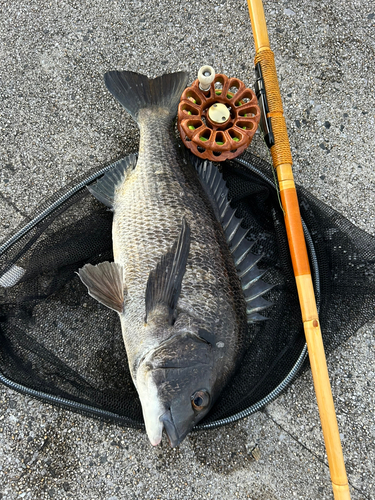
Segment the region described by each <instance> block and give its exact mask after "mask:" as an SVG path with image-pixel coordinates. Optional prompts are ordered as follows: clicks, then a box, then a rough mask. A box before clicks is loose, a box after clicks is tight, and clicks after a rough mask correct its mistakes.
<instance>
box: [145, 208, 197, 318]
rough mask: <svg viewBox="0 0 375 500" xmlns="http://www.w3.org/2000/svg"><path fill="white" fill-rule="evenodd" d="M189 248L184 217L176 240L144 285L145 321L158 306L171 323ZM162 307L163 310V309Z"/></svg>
mask: <svg viewBox="0 0 375 500" xmlns="http://www.w3.org/2000/svg"><path fill="white" fill-rule="evenodd" d="M189 249H190V228H189V225H188V223H187V222H186V219H185V217H184V218H183V219H182V227H181V231H180V234H179V236H178V239H177V241H176V242H175V243H174V245H173V247H172V248H171V250H170V251H169V252H167V253H166V254H164V255H163V256H162V257H161V259H160V261H159V262H158V264H157V265H156V268H155V269H153V270H152V271H151V272H150V275H149V277H148V281H147V287H146V322H148V321H150V317H151V316H152V312H153V311H154V312H156V311H158V313H159V315H160V308H162V314H164V311H165V321H168V322H169V324H172V323H173V320H174V314H175V309H176V305H177V301H178V298H179V295H180V291H181V283H182V278H183V277H184V274H185V270H186V262H187V258H188V255H189ZM163 309H164V311H163Z"/></svg>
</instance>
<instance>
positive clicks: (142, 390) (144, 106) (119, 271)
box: [79, 71, 270, 446]
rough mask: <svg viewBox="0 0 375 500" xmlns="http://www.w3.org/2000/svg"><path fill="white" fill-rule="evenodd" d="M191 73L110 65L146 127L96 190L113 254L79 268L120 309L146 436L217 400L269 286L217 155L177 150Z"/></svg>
mask: <svg viewBox="0 0 375 500" xmlns="http://www.w3.org/2000/svg"><path fill="white" fill-rule="evenodd" d="M187 79H188V75H187V74H185V73H182V72H181V73H175V74H170V75H163V76H161V77H158V78H156V79H154V80H150V79H148V78H147V77H146V76H143V75H139V74H136V73H132V72H129V71H111V72H109V73H107V74H106V75H105V83H106V85H107V87H108V89H109V90H110V92H111V93H112V94H113V95H114V96H115V97H116V98H117V99H118V100H119V101H120V103H121V104H122V105H123V106H124V107H125V109H126V110H127V111H128V112H129V113H130V114H131V115H132V116H133V118H134V119H135V120H136V121H137V123H138V125H139V127H140V146H139V154H138V158H137V157H136V156H135V155H133V156H130V157H128V158H126V159H125V160H120V161H119V162H118V163H117V164H116V167H115V168H114V169H113V170H111V171H110V172H109V173H107V174H106V175H105V176H104V177H103V178H102V179H101V180H100V181H98V182H97V184H95V185H94V186H92V187H91V188H90V191H91V193H92V194H93V195H94V196H96V197H97V198H98V199H99V200H101V201H102V202H103V203H105V204H106V205H107V206H109V207H111V209H112V210H113V212H114V215H113V233H112V237H113V252H114V262H113V263H109V262H103V263H101V264H99V265H97V266H92V265H91V264H87V265H86V266H84V267H83V268H82V269H80V271H79V275H80V278H81V280H82V281H83V283H84V284H85V285H86V286H87V288H88V290H89V293H90V295H91V296H93V297H94V298H96V299H97V300H99V301H100V302H101V303H103V304H104V305H106V306H107V307H110V308H111V309H114V310H115V311H117V312H118V314H119V316H120V320H121V326H122V333H123V338H124V343H125V347H126V352H127V357H128V362H129V367H130V372H131V375H132V378H133V381H134V384H135V386H136V388H137V391H138V394H139V397H140V401H141V404H142V409H143V417H144V421H145V426H146V431H147V434H148V437H149V439H150V441H151V443H152V444H153V445H157V444H159V443H160V441H161V439H162V432H163V429H164V430H165V432H166V433H167V435H168V438H169V441H170V443H171V445H172V446H176V445H178V444H179V443H181V441H182V440H183V439H184V438H185V436H186V435H187V434H188V432H189V431H191V429H192V428H193V426H194V425H195V424H196V423H197V422H198V421H199V420H201V419H202V418H203V417H204V416H205V415H206V414H207V413H208V412H209V410H210V408H211V407H212V405H213V404H214V402H215V400H216V399H217V397H218V395H219V394H220V393H221V391H222V390H223V388H224V387H225V386H226V384H227V383H228V381H229V379H230V378H231V376H232V375H233V373H234V371H235V369H236V367H237V366H238V363H239V362H240V361H241V356H242V352H243V345H244V341H245V336H246V334H247V327H248V322H249V321H256V320H258V319H261V316H260V315H259V314H258V311H259V310H261V309H263V308H264V307H266V306H267V305H268V302H267V301H265V300H264V299H263V298H262V297H261V295H262V294H263V293H264V292H265V291H267V290H268V289H269V288H270V287H269V285H267V284H266V283H264V282H263V281H262V280H261V279H259V278H260V276H261V274H262V272H261V271H260V270H259V269H258V268H257V265H256V263H257V261H258V260H259V256H255V255H252V254H251V253H250V248H251V243H250V242H249V241H248V240H247V239H246V238H245V236H246V230H245V229H243V228H242V227H241V226H240V222H241V221H240V220H239V219H238V218H236V217H235V216H234V212H233V210H232V209H231V207H230V206H229V202H228V199H227V192H228V189H227V187H226V185H225V182H224V181H223V179H222V177H221V174H220V173H219V171H218V170H217V169H216V167H215V166H213V165H212V164H211V163H197V166H196V167H195V166H193V165H192V164H191V163H190V162H189V161H188V160H187V159H186V158H184V155H182V154H181V149H180V148H179V146H178V144H177V142H176V139H175V134H174V129H173V122H174V118H175V116H176V112H177V106H178V102H179V98H180V96H181V94H182V92H183V90H184V88H185V86H186V83H187Z"/></svg>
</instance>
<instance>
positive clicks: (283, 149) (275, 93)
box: [254, 48, 293, 168]
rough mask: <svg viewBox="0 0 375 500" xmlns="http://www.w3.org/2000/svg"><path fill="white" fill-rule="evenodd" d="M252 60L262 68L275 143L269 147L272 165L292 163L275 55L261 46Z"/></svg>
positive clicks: (268, 114)
mask: <svg viewBox="0 0 375 500" xmlns="http://www.w3.org/2000/svg"><path fill="white" fill-rule="evenodd" d="M254 62H255V64H257V63H260V66H261V68H262V74H263V80H264V87H265V90H266V95H267V102H268V109H269V112H268V113H267V117H268V118H270V119H271V125H272V131H273V135H274V138H275V144H274V145H273V146H272V147H271V155H272V161H273V166H274V167H275V168H277V167H278V166H279V165H281V164H284V163H289V164H290V165H292V163H293V161H292V153H291V151H290V144H289V139H288V131H287V128H286V123H285V118H284V110H283V104H282V102H281V95H280V89H279V83H278V80H277V74H276V66H275V57H274V54H273V52H272V50H271V49H269V48H263V49H262V50H260V51H258V52H257V53H256V56H255V61H254Z"/></svg>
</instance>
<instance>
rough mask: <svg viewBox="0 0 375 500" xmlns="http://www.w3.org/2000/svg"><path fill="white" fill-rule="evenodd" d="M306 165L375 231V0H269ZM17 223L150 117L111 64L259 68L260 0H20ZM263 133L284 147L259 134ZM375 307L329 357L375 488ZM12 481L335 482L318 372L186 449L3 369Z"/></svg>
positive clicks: (8, 108) (273, 496)
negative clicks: (52, 395)
mask: <svg viewBox="0 0 375 500" xmlns="http://www.w3.org/2000/svg"><path fill="white" fill-rule="evenodd" d="M265 12H266V18H267V23H268V29H269V36H270V42H271V47H272V49H273V51H274V52H275V56H276V64H277V69H278V74H279V80H280V87H281V91H282V96H283V102H284V109H285V115H286V118H287V124H288V127H289V133H290V141H291V146H292V153H293V157H294V171H295V176H296V180H297V181H298V182H299V183H300V184H302V185H304V186H305V187H306V188H307V189H309V190H310V191H311V192H313V193H314V194H315V195H316V196H317V197H319V198H320V199H322V200H324V201H325V202H326V203H328V204H329V205H331V206H333V207H334V208H336V209H337V210H338V211H340V212H341V213H342V214H344V215H345V216H346V217H348V218H349V219H350V220H351V221H352V222H354V223H355V224H356V225H358V226H359V227H361V228H363V229H365V230H367V231H368V232H370V233H372V234H374V232H375V217H374V206H375V184H374V180H375V174H374V161H373V156H374V146H375V141H374V137H375V124H374V110H375V97H374V96H375V93H374V73H375V71H374V70H375V58H374V52H375V42H374V40H375V37H374V34H375V8H374V4H373V2H372V1H371V0H362V1H359V0H348V1H346V2H342V1H341V0H330V1H327V0H319V1H318V0H310V1H302V0H280V1H279V2H273V1H266V2H265ZM0 15H1V21H0V37H1V44H0V95H1V103H0V129H1V130H0V134H1V135H0V137H1V141H0V165H1V169H0V228H1V229H0V231H1V239H3V238H5V237H6V236H7V235H10V234H11V233H12V231H13V230H14V228H15V227H16V226H17V225H18V224H19V223H20V221H21V220H22V219H23V217H24V216H25V215H26V214H29V213H30V212H32V211H33V210H34V209H35V208H36V207H37V206H38V204H39V203H40V202H41V200H43V199H44V198H45V197H48V196H49V195H50V194H51V193H53V192H54V191H55V190H57V189H59V188H60V187H61V186H62V185H64V184H66V183H68V182H70V181H72V180H74V179H75V178H76V177H78V176H81V175H82V173H84V172H85V171H86V170H89V169H91V168H93V167H98V168H100V167H102V166H104V165H107V164H109V163H111V162H112V161H114V160H115V159H117V158H119V157H120V156H123V155H125V154H126V153H127V152H128V151H130V150H131V149H132V148H133V147H134V145H135V144H136V143H137V141H138V131H137V127H136V125H135V124H134V122H133V121H132V120H131V118H130V117H129V116H127V115H126V113H125V112H124V111H123V110H122V109H121V108H120V106H119V105H118V104H117V103H116V102H115V101H114V99H113V98H112V96H111V95H110V94H109V93H108V92H107V91H106V89H105V87H104V84H103V74H104V72H105V71H108V70H111V69H129V70H133V71H138V72H143V73H146V74H148V75H149V76H156V75H159V74H162V73H165V72H170V71H176V70H180V69H186V70H188V71H189V72H190V75H191V81H192V80H193V79H194V78H195V75H196V73H197V70H198V68H199V67H200V66H201V65H203V64H211V65H212V66H213V67H214V68H215V69H216V70H217V71H218V72H222V73H226V74H227V75H231V76H237V77H238V78H240V79H243V80H244V81H245V82H246V83H247V84H248V85H250V86H252V85H253V58H254V44H253V38H252V34H251V28H250V22H249V17H248V11H247V5H246V2H245V1H244V0H243V1H234V0H228V1H226V0H219V1H213V0H208V1H206V2H198V1H195V0H194V1H189V2H188V1H176V2H170V1H168V0H157V1H156V0H152V1H145V0H137V1H135V0H134V1H133V0H126V1H125V0H122V1H120V0H113V1H110V0H90V1H87V0H81V1H75V0H59V1H57V0H51V1H48V2H45V1H42V0H19V1H17V2H13V1H9V0H3V1H2V2H1V5H0ZM253 148H254V149H255V151H258V152H259V154H260V155H262V156H263V157H265V158H266V157H267V152H266V151H265V149H264V147H263V146H262V142H261V141H260V138H259V136H258V137H256V138H255V140H254V146H253ZM374 329H375V325H374V324H367V325H366V326H365V327H364V328H362V329H361V330H360V331H358V332H357V333H356V335H354V336H353V337H352V338H350V339H349V340H348V341H347V342H345V343H344V344H343V345H341V347H340V348H339V349H337V350H336V351H335V352H334V354H333V355H331V356H330V358H329V360H328V365H329V371H330V375H331V380H332V388H333V394H334V399H335V404H336V409H337V414H338V421H339V426H340V432H341V437H342V444H343V449H344V455H345V460H346V466H347V472H348V477H349V482H350V486H351V494H352V499H353V500H364V499H367V500H368V499H370V498H375V473H374V464H375V443H374V441H375V426H374V401H375V392H374V383H373V380H374V357H375V356H374V355H375V343H374ZM0 409H1V414H0V498H3V499H7V500H13V499H16V498H17V499H18V498H25V499H50V498H59V499H68V498H76V499H88V500H94V499H105V500H120V499H162V500H164V499H191V498H207V499H222V498H228V499H229V498H239V499H246V498H250V499H252V500H285V499H287V500H289V499H294V498H299V499H314V500H316V499H322V500H326V499H331V498H333V496H332V492H331V486H330V480H329V471H328V466H327V460H326V455H325V452H324V444H323V438H322V434H321V430H320V424H319V418H318V414H317V406H316V402H315V396H314V391H313V389H312V380H311V375H310V373H309V372H307V373H306V374H305V375H303V376H302V377H301V378H300V379H298V380H297V381H296V382H295V383H294V384H293V385H292V386H291V387H290V388H289V389H288V390H287V391H286V393H285V394H284V395H283V396H281V397H279V398H278V399H277V400H276V401H275V402H273V403H272V404H270V405H269V406H268V407H266V409H265V410H264V411H262V412H259V413H257V414H254V415H253V416H251V417H249V418H246V419H244V420H242V421H240V422H238V423H236V424H233V425H231V426H227V427H223V428H220V429H217V430H213V431H208V432H203V433H194V434H193V435H191V436H190V437H188V438H187V439H186V440H185V441H184V443H183V444H182V445H181V446H180V447H179V448H178V449H173V450H171V449H169V447H168V446H166V445H165V444H163V446H161V447H157V448H152V447H151V445H150V444H149V442H148V440H147V438H146V436H145V434H144V433H143V432H141V431H134V430H131V429H130V430H128V429H124V428H121V427H119V426H116V425H108V424H103V423H100V422H98V421H96V420H91V419H88V418H84V417H81V416H77V415H75V414H73V413H70V412H68V411H64V410H60V409H56V408H53V407H52V406H49V405H46V404H41V403H40V402H38V401H36V400H33V399H31V398H29V397H25V396H22V395H19V394H18V393H16V392H13V391H11V390H9V389H7V388H5V387H0Z"/></svg>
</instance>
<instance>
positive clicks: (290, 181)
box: [247, 0, 350, 500]
mask: <svg viewBox="0 0 375 500" xmlns="http://www.w3.org/2000/svg"><path fill="white" fill-rule="evenodd" d="M247 4H248V7H249V13H250V19H251V25H252V30H253V35H254V42H255V52H256V55H255V64H257V63H260V65H261V69H262V74H263V80H264V86H265V91H266V94H267V101H268V107H269V113H267V117H269V118H270V119H271V124H272V130H273V135H274V141H275V144H274V145H273V146H272V147H271V155H272V162H273V166H274V168H275V169H276V172H277V177H278V182H279V188H280V196H281V202H282V205H283V209H284V213H285V225H286V230H287V236H288V244H289V249H290V254H291V258H292V264H293V270H294V276H295V279H296V284H297V290H298V297H299V302H300V307H301V313H302V321H303V326H304V332H305V337H306V343H307V348H308V353H309V359H310V365H311V372H312V376H313V380H314V388H315V394H316V399H317V402H318V408H319V415H320V421H321V425H322V430H323V435H324V442H325V447H326V451H327V458H328V465H329V469H330V474H331V482H332V489H333V494H334V498H335V500H350V492H349V485H348V479H347V475H346V470H345V463H344V457H343V453H342V447H341V441H340V435H339V429H338V425H337V418H336V412H335V408H334V404H333V397H332V391H331V386H330V381H329V376H328V369H327V361H326V357H325V353H324V347H323V340H322V334H321V330H320V324H319V317H318V311H317V307H316V300H315V294H314V287H313V283H312V277H311V272H310V265H309V258H308V254H307V249H306V242H305V238H304V234H303V228H302V221H301V214H300V210H299V204H298V199H297V192H296V187H295V184H294V178H293V171H292V154H291V151H290V145H289V139H288V132H287V128H286V123H285V118H284V112H283V106H282V101H281V95H280V89H279V84H278V79H277V74H276V66H275V59H274V54H273V52H272V50H271V48H270V43H269V38H268V32H267V25H266V19H265V15H264V10H263V4H262V0H247Z"/></svg>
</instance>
